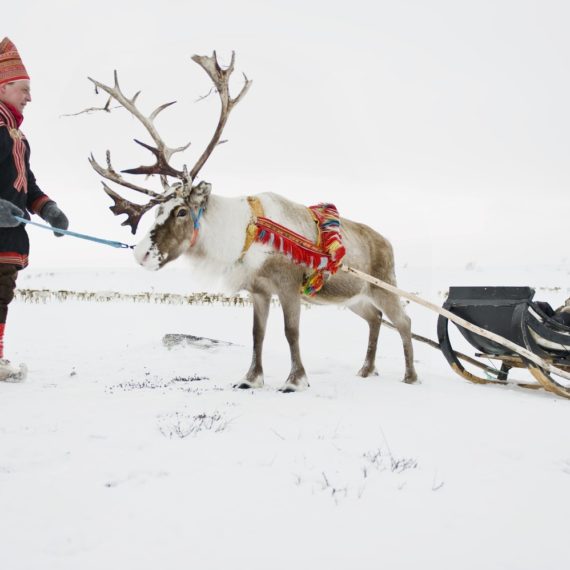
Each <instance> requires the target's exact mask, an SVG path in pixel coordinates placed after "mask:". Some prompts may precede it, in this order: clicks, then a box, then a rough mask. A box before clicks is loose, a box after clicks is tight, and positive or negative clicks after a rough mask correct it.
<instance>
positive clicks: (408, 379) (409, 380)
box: [404, 374, 418, 384]
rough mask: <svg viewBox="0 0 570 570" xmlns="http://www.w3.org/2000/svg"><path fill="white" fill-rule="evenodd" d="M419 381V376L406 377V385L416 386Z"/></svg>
mask: <svg viewBox="0 0 570 570" xmlns="http://www.w3.org/2000/svg"><path fill="white" fill-rule="evenodd" d="M417 381H418V376H417V374H411V375H409V376H404V384H415V383H416V382H417Z"/></svg>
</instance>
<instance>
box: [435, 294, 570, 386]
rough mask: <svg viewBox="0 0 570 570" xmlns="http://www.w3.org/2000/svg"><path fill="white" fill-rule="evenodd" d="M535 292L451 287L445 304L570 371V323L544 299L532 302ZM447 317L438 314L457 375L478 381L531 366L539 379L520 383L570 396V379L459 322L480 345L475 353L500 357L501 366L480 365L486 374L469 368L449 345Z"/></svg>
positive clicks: (501, 377)
mask: <svg viewBox="0 0 570 570" xmlns="http://www.w3.org/2000/svg"><path fill="white" fill-rule="evenodd" d="M534 293H535V292H534V289H532V288H531V287H451V288H450V289H449V296H448V298H447V300H446V301H445V303H444V304H443V308H444V309H447V310H448V311H450V312H451V313H453V314H454V315H457V316H458V317H462V318H463V319H465V320H466V321H468V322H470V323H472V324H474V325H477V326H479V327H481V328H483V329H485V330H488V331H490V332H493V333H495V334H498V335H500V336H502V337H504V338H506V339H508V340H510V341H511V342H514V343H516V344H518V345H519V346H522V347H524V348H526V349H527V350H529V351H531V352H533V353H534V354H536V355H537V356H540V357H541V358H542V359H544V360H545V361H547V362H549V363H551V364H554V365H555V366H557V367H559V368H561V369H563V370H568V371H570V327H567V326H565V325H564V324H563V323H561V322H558V321H557V320H556V316H555V315H554V311H552V310H551V309H550V308H549V306H548V305H547V304H546V303H541V302H534V301H533V297H534ZM549 309H550V310H549ZM448 322H449V320H448V319H447V318H446V317H444V316H440V317H439V319H438V323H437V334H438V339H439V343H440V348H441V350H442V352H443V355H444V356H445V358H446V360H447V362H448V363H449V364H450V366H451V367H452V368H453V370H455V372H457V373H458V374H459V375H461V376H463V377H464V378H466V379H468V380H470V381H471V382H476V383H478V384H487V383H506V382H507V378H508V374H509V370H510V369H511V368H527V369H528V370H529V371H530V372H531V374H532V375H533V377H534V378H535V379H536V380H537V381H538V382H539V384H538V385H537V384H528V383H521V382H517V384H518V385H521V386H524V387H526V388H539V387H543V388H546V389H547V390H549V391H551V392H555V393H556V394H558V395H561V396H564V397H570V387H569V386H568V381H566V380H563V381H559V380H557V379H556V378H554V377H553V376H552V375H551V374H550V373H549V372H548V371H547V370H546V369H543V368H541V367H539V366H538V365H536V364H534V363H533V362H530V361H528V360H527V359H525V358H523V357H521V356H520V355H518V354H517V353H516V352H514V351H512V350H511V349H509V348H507V347H504V346H502V345H501V344H498V343H496V342H494V341H492V340H490V339H488V338H486V337H483V336H481V335H479V334H477V333H474V332H472V331H470V330H467V329H465V328H463V327H461V326H457V328H458V329H459V331H460V332H461V334H462V335H463V337H464V338H465V339H466V340H467V342H468V343H469V344H470V345H471V346H472V347H474V348H475V349H476V350H477V351H478V352H477V353H476V355H475V356H476V357H478V358H484V359H495V360H498V361H500V362H501V367H500V369H496V368H491V367H489V366H487V365H484V364H480V365H479V367H480V368H483V369H484V370H485V372H486V376H485V377H480V376H477V375H475V374H472V373H471V372H469V371H467V370H466V369H465V368H464V366H463V364H462V363H461V361H460V360H459V357H458V355H457V353H456V351H455V350H454V349H453V347H452V346H451V341H450V337H449V330H448Z"/></svg>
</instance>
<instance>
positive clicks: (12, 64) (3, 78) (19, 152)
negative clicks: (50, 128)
mask: <svg viewBox="0 0 570 570" xmlns="http://www.w3.org/2000/svg"><path fill="white" fill-rule="evenodd" d="M31 100H32V97H31V94H30V77H29V76H28V73H27V71H26V68H25V67H24V64H23V63H22V60H21V59H20V55H19V54H18V50H17V49H16V46H15V45H14V44H13V43H12V42H11V41H10V40H9V39H8V38H4V39H3V40H2V42H0V381H2V380H8V381H18V380H23V378H24V377H25V373H26V368H25V366H23V365H21V366H14V365H13V364H12V363H11V362H10V361H9V360H6V359H5V358H4V329H5V325H6V316H7V314H8V305H9V304H10V301H11V300H12V299H13V297H14V289H15V288H16V277H17V276H18V271H20V270H21V269H24V268H25V267H26V266H27V265H28V253H29V249H30V243H29V240H28V234H27V233H26V228H25V224H23V223H20V222H19V221H18V220H16V219H15V218H14V215H16V216H20V217H23V218H26V219H30V215H29V213H28V212H32V213H34V214H38V215H39V216H41V217H42V218H43V219H44V220H46V221H47V222H48V223H49V224H50V225H51V226H52V227H54V228H59V229H67V226H68V225H69V223H68V220H67V218H66V216H65V214H64V213H63V212H62V211H61V210H60V209H59V208H58V207H57V204H56V203H55V202H54V201H53V200H51V199H50V198H49V196H47V195H46V194H44V193H43V192H42V191H41V190H40V189H39V187H38V185H37V184H36V179H35V177H34V175H33V173H32V171H31V170H30V145H29V143H28V141H27V140H26V137H25V136H24V134H23V133H22V131H20V125H21V124H22V121H23V120H24V116H23V113H24V109H25V107H26V105H27V104H28V103H29V102H30V101H31ZM54 233H55V232H54ZM55 235H56V236H58V237H59V236H62V235H63V234H61V233H60V234H57V233H56V234H55Z"/></svg>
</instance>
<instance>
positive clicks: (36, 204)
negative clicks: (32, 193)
mask: <svg viewBox="0 0 570 570" xmlns="http://www.w3.org/2000/svg"><path fill="white" fill-rule="evenodd" d="M50 201H51V198H50V197H49V196H40V197H39V198H36V199H35V200H34V201H33V202H32V205H31V206H30V210H31V211H32V212H33V213H34V214H38V215H39V214H40V212H41V211H42V208H43V207H44V206H45V205H46V202H50Z"/></svg>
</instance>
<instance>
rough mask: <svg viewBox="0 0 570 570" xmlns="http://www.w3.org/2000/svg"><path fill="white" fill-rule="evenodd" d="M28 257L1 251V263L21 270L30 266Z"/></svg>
mask: <svg viewBox="0 0 570 570" xmlns="http://www.w3.org/2000/svg"><path fill="white" fill-rule="evenodd" d="M28 261H29V259H28V256H27V255H24V254H22V253H16V252H14V251H0V263H8V264H10V265H17V266H18V267H20V269H24V267H27V266H28Z"/></svg>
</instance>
